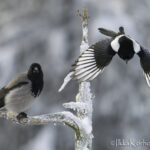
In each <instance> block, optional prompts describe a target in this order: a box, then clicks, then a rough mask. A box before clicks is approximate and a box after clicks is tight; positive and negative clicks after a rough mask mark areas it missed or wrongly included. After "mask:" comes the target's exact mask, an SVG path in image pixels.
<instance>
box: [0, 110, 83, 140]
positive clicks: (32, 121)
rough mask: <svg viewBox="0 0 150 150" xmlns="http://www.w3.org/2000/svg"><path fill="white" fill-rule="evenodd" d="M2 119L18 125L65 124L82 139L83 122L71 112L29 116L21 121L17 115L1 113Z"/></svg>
mask: <svg viewBox="0 0 150 150" xmlns="http://www.w3.org/2000/svg"><path fill="white" fill-rule="evenodd" d="M0 118H5V119H7V120H10V121H12V122H14V123H16V124H21V125H30V126H33V125H44V124H49V123H63V124H65V125H67V126H69V127H71V128H72V129H73V130H74V131H75V132H76V134H77V136H78V138H79V137H80V132H79V130H80V128H82V126H81V122H80V120H79V119H78V117H76V116H75V115H73V114H72V113H71V112H69V111H64V112H58V113H52V114H43V115H38V116H28V118H23V119H21V120H20V121H18V120H17V118H16V114H14V113H10V112H0Z"/></svg>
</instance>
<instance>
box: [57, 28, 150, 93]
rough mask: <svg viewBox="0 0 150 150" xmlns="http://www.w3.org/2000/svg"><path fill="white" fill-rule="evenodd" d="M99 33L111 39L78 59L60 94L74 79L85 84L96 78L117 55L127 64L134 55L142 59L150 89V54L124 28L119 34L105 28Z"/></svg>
mask: <svg viewBox="0 0 150 150" xmlns="http://www.w3.org/2000/svg"><path fill="white" fill-rule="evenodd" d="M99 31H100V32H101V33H102V34H104V35H106V36H108V37H109V38H106V39H103V40H100V41H99V42H97V43H95V44H93V45H91V46H90V47H89V48H88V49H87V50H85V51H84V52H83V53H82V54H81V55H80V56H79V57H78V59H77V60H76V61H75V63H74V64H73V65H72V69H71V70H70V72H69V74H68V75H67V76H66V78H65V79H64V83H63V84H62V86H61V87H60V89H59V92H60V91H62V90H63V89H64V87H65V86H66V84H67V83H68V82H69V81H70V80H72V79H74V80H78V81H79V82H83V81H91V80H93V79H94V78H96V77H97V76H98V75H99V74H101V73H102V72H103V70H104V68H105V67H106V66H107V65H109V64H110V62H111V60H112V58H113V57H114V56H115V55H116V54H118V56H119V57H120V58H121V59H122V60H124V61H125V62H126V63H127V62H128V61H129V60H130V59H132V58H133V56H134V54H137V55H138V56H139V58H140V63H141V67H142V69H143V71H144V75H145V78H146V81H147V84H148V86H149V87H150V52H149V51H148V50H147V49H145V48H143V47H142V46H140V44H139V43H138V42H137V41H135V40H134V39H133V38H131V37H130V36H128V35H126V34H125V32H124V28H123V27H119V32H118V33H116V32H114V31H111V30H108V29H104V28H99Z"/></svg>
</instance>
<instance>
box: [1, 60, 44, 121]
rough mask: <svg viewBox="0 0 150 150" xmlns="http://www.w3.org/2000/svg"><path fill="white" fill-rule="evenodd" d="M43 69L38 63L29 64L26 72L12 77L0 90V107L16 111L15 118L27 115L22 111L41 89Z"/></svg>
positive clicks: (30, 103)
mask: <svg viewBox="0 0 150 150" xmlns="http://www.w3.org/2000/svg"><path fill="white" fill-rule="evenodd" d="M43 85H44V82H43V71H42V68H41V66H40V65H39V64H38V63H33V64H31V66H30V68H29V70H28V72H24V73H21V74H19V75H18V76H16V77H15V78H13V79H12V80H11V81H10V82H9V83H8V84H7V85H6V86H5V87H3V88H2V89H1V90H0V109H1V110H3V109H6V110H7V111H8V112H13V113H17V114H18V115H17V119H18V120H20V119H21V118H25V117H27V114H26V113H24V111H25V110H27V109H28V108H29V107H30V106H31V105H32V103H33V102H34V100H35V99H36V97H38V96H39V95H40V93H41V91H42V89H43Z"/></svg>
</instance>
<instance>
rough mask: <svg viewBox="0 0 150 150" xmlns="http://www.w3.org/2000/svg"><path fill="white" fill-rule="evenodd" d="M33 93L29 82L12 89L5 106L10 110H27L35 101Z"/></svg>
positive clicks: (16, 111)
mask: <svg viewBox="0 0 150 150" xmlns="http://www.w3.org/2000/svg"><path fill="white" fill-rule="evenodd" d="M34 100H35V97H33V96H32V94H31V85H30V84H27V85H25V86H22V87H20V88H16V89H14V90H12V91H10V92H9V93H8V94H7V96H6V97H5V108H6V109H7V110H8V111H11V112H15V113H20V112H23V111H25V110H27V109H28V108H29V107H30V106H31V105H32V103H33V102H34Z"/></svg>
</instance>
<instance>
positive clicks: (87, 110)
mask: <svg viewBox="0 0 150 150" xmlns="http://www.w3.org/2000/svg"><path fill="white" fill-rule="evenodd" d="M78 15H79V16H80V17H81V19H82V41H81V45H80V53H83V52H84V51H85V50H87V49H88V47H89V44H88V19H89V16H88V13H87V9H86V8H84V9H83V13H80V11H78ZM92 101H93V95H92V93H91V89H90V82H81V83H80V84H79V93H78V94H77V96H76V102H77V104H73V106H74V108H75V107H76V108H77V116H78V118H80V120H81V122H82V125H83V126H84V129H83V130H80V134H81V135H82V138H81V139H78V138H77V139H76V150H91V149H92V138H93V134H92V112H93V104H92ZM79 104H81V105H80V107H79ZM82 106H84V107H82Z"/></svg>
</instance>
